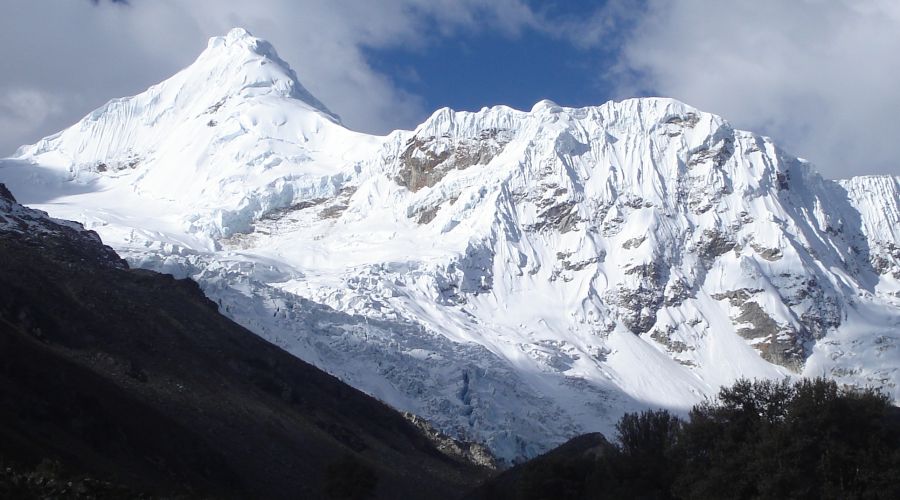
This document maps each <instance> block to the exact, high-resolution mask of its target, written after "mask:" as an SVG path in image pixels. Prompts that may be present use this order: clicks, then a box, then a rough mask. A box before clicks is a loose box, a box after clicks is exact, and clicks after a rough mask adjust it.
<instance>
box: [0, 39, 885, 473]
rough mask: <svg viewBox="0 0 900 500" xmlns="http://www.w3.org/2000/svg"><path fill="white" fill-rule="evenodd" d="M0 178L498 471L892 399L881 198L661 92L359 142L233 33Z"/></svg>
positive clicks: (265, 50)
mask: <svg viewBox="0 0 900 500" xmlns="http://www.w3.org/2000/svg"><path fill="white" fill-rule="evenodd" d="M0 182H4V183H6V184H7V185H8V186H9V187H10V189H11V190H12V192H13V193H14V194H15V196H16V197H17V198H18V199H19V201H20V202H22V203H24V204H28V205H30V206H32V207H34V208H36V209H39V210H43V211H45V212H48V213H49V214H50V215H52V216H53V217H57V218H61V219H70V220H74V221H78V222H79V223H81V224H83V225H84V226H85V227H86V228H88V229H92V230H94V231H96V232H97V233H99V234H100V235H101V237H102V239H103V241H104V242H105V243H106V244H108V245H110V246H112V247H113V248H115V249H116V251H117V252H119V254H120V255H122V256H123V257H125V258H126V259H127V261H128V262H129V264H130V265H132V266H135V267H143V268H147V269H152V270H156V271H161V272H166V273H171V274H174V275H176V276H177V277H191V278H193V279H194V280H196V281H197V282H198V283H199V284H200V286H201V287H202V289H203V290H204V292H205V293H206V294H207V295H208V296H209V297H210V298H211V299H213V300H214V301H216V302H217V303H218V304H219V307H220V310H221V311H222V312H223V313H225V314H226V315H228V316H229V317H231V318H232V319H234V320H235V321H237V322H238V323H240V324H242V325H243V326H245V327H247V328H249V329H250V330H252V331H253V332H255V333H256V334H258V335H260V336H261V337H263V338H265V339H267V340H268V341H270V342H272V343H274V344H276V345H278V346H280V347H282V348H283V349H285V350H287V351H289V352H290V353H292V354H294V355H296V356H298V357H300V358H302V359H303V360H305V361H308V362H310V363H312V364H314V365H316V366H317V367H319V368H322V369H324V370H326V371H328V372H329V373H332V374H334V375H336V376H338V377H340V378H341V379H342V380H343V381H345V382H347V383H349V384H351V385H353V386H355V387H357V388H360V389H362V390H364V391H365V392H367V393H369V394H371V395H373V396H376V397H378V398H379V399H381V400H383V401H385V402H387V403H388V404H390V405H392V406H394V407H396V408H398V409H400V410H403V411H407V412H411V413H414V414H416V415H420V416H422V417H424V418H426V419H427V420H429V421H430V422H431V423H432V424H433V425H434V426H435V427H436V428H437V429H439V430H441V431H442V432H445V433H447V434H449V435H451V436H454V437H457V438H461V439H466V440H471V441H478V442H481V443H484V444H486V445H487V446H488V447H489V448H490V449H491V450H492V451H493V452H494V453H495V454H496V455H497V456H498V457H500V458H501V459H503V460H506V461H508V462H514V461H517V460H521V459H523V458H528V457H532V456H535V455H536V454H539V453H541V452H543V451H546V450H547V449H549V448H550V447H551V446H553V445H556V444H559V443H561V442H563V441H565V440H566V439H567V438H570V437H572V436H574V435H576V434H579V433H583V432H588V431H601V432H604V433H610V432H611V431H612V430H613V429H614V424H615V422H616V421H617V420H618V418H619V417H620V416H621V414H622V413H623V412H626V411H636V410H640V409H645V408H649V407H665V408H669V409H672V410H675V411H686V410H687V409H689V408H690V407H691V406H692V405H693V404H696V403H698V402H700V401H703V400H704V399H705V398H708V397H711V396H713V395H714V394H716V393H717V392H718V389H719V387H721V386H722V385H724V384H730V383H731V382H733V381H734V380H736V379H737V378H740V377H751V378H776V379H777V378H785V377H801V376H826V377H831V378H834V379H836V380H837V381H839V382H841V383H843V384H847V385H851V386H859V387H879V388H882V389H884V390H885V391H887V392H888V393H889V394H891V395H892V397H894V398H895V399H896V398H897V397H898V394H900V393H898V392H897V390H896V388H897V384H898V383H900V351H898V345H900V333H898V328H897V326H898V324H900V241H898V236H900V224H898V223H900V189H898V187H900V186H898V179H897V178H895V177H890V176H867V177H857V178H852V179H847V180H840V181H833V180H828V179H824V178H822V177H821V176H820V175H819V174H817V173H816V172H815V170H814V168H813V167H812V166H811V165H810V164H809V163H808V162H807V161H805V160H803V159H800V158H796V157H794V156H792V155H790V154H789V153H787V152H785V151H783V150H782V149H780V148H779V147H778V146H777V145H776V144H775V143H774V142H773V141H772V140H771V139H770V138H767V137H763V136H760V135H757V134H754V133H751V132H746V131H741V130H737V129H734V128H733V127H732V126H731V125H730V124H729V123H728V122H727V121H726V120H724V119H723V118H721V117H718V116H715V115H713V114H709V113H705V112H703V111H700V110H698V109H695V108H693V107H691V106H688V105H686V104H683V103H681V102H678V101H676V100H673V99H666V98H640V99H628V100H624V101H621V102H612V101H611V102H607V103H605V104H603V105H600V106H594V107H586V108H577V109H576V108H566V107H561V106H558V105H556V104H555V103H553V102H550V101H541V102H539V103H537V104H536V105H535V106H534V107H533V108H532V109H531V110H529V111H520V110H515V109H512V108H509V107H505V106H496V107H492V108H484V109H482V110H480V111H477V112H457V111H453V110H451V109H441V110H438V111H436V112H435V113H434V114H433V115H432V116H431V117H430V118H428V119H427V120H426V121H425V122H424V123H422V124H421V125H419V126H418V127H417V128H416V129H415V130H411V131H407V130H399V131H395V132H392V133H390V134H388V135H386V136H373V135H368V134H363V133H359V132H354V131H351V130H349V129H347V128H345V127H344V126H343V125H342V124H341V121H340V118H339V117H338V116H336V115H335V114H334V113H332V112H331V111H329V110H328V108H327V107H326V106H325V105H324V104H322V103H321V102H319V101H318V100H317V99H316V98H315V97H313V96H312V95H311V94H310V93H309V92H308V91H307V90H306V89H305V88H304V87H303V85H302V84H301V83H300V81H299V80H298V77H297V75H296V73H295V72H294V71H293V70H291V69H290V67H289V66H288V64H287V63H285V62H284V61H283V60H281V59H280V58H279V57H278V55H277V53H276V51H275V49H274V48H273V47H272V46H271V45H270V44H269V43H268V42H265V41H264V40H261V39H259V38H256V37H254V36H252V35H251V34H250V33H248V32H247V31H246V30H243V29H240V28H236V29H234V30H232V31H231V32H229V33H228V34H227V35H226V36H223V37H215V38H213V39H211V40H210V41H209V44H208V47H207V49H206V50H205V51H203V53H202V54H201V55H200V56H199V57H198V59H197V60H196V61H195V62H194V63H193V64H192V65H190V66H189V67H188V68H186V69H184V70H182V71H181V72H179V73H177V74H176V75H174V76H173V77H171V78H170V79H168V80H166V81H164V82H162V83H160V84H158V85H154V86H152V87H150V88H149V89H148V90H147V91H145V92H143V93H141V94H139V95H137V96H133V97H127V98H122V99H115V100H112V101H110V102H109V103H107V104H106V105H104V106H103V107H101V108H99V109H97V110H95V111H93V112H92V113H90V114H89V115H88V116H86V117H85V118H83V119H82V120H81V121H79V122H78V123H76V124H75V125H73V126H72V127H70V128H68V129H66V130H63V131H61V132H59V133H57V134H55V135H52V136H50V137H47V138H44V139H42V140H40V141H39V142H37V143H36V144H34V145H29V146H24V147H22V148H20V149H19V150H18V151H17V152H16V154H15V155H14V156H13V157H12V158H8V159H5V160H2V163H0Z"/></svg>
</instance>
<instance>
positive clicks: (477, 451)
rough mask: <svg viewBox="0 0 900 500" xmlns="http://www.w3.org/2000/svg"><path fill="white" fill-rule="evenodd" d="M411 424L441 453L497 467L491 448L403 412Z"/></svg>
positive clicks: (492, 467) (480, 464)
mask: <svg viewBox="0 0 900 500" xmlns="http://www.w3.org/2000/svg"><path fill="white" fill-rule="evenodd" d="M403 416H404V417H406V418H407V420H409V421H410V422H412V424H413V425H415V426H416V427H417V428H418V429H419V430H421V431H422V432H423V433H424V434H425V435H426V436H428V438H429V439H430V440H431V442H432V443H434V445H435V447H437V449H439V450H441V452H442V453H444V454H446V455H448V456H450V457H453V458H456V459H459V460H463V461H466V462H470V463H473V464H475V465H477V466H479V467H484V468H487V469H492V470H496V469H497V467H498V464H497V459H496V458H494V455H493V454H491V450H489V449H487V448H485V447H484V446H482V445H480V444H478V443H467V442H463V441H460V440H458V439H453V438H452V437H450V436H448V435H446V434H444V433H442V432H440V431H438V430H437V429H435V428H434V426H432V425H431V424H430V423H428V421H427V420H425V419H424V418H422V417H419V416H418V415H413V414H412V413H404V414H403Z"/></svg>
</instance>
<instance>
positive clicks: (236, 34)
mask: <svg viewBox="0 0 900 500" xmlns="http://www.w3.org/2000/svg"><path fill="white" fill-rule="evenodd" d="M207 65H210V66H211V67H207ZM198 66H199V68H198V69H200V70H201V71H204V72H207V71H208V72H209V73H210V76H215V77H217V79H221V78H222V77H226V78H227V79H229V80H232V81H234V80H235V78H232V77H236V83H237V84H238V87H237V91H244V90H246V89H257V92H258V91H259V90H262V91H263V92H266V93H268V92H272V91H274V92H276V93H278V94H281V95H283V96H285V97H292V98H295V99H299V100H301V101H303V102H305V103H307V104H309V105H310V106H312V107H313V108H315V109H317V110H318V111H321V112H323V113H324V114H326V115H328V116H330V117H331V118H333V119H335V120H336V121H340V119H339V118H338V116H337V115H336V114H335V113H333V112H332V111H331V110H329V109H328V108H327V107H326V106H325V104H323V103H322V102H321V101H319V100H318V99H317V98H316V97H315V96H313V95H312V94H311V93H310V92H309V91H308V90H307V89H306V87H304V86H303V85H302V84H301V83H300V80H299V78H298V77H297V73H295V72H294V70H293V69H291V67H290V65H289V64H288V63H287V62H286V61H285V60H283V59H282V58H281V57H279V55H278V52H277V51H276V50H275V47H274V46H273V45H272V44H271V43H269V42H268V41H267V40H264V39H262V38H257V37H255V36H253V34H251V33H250V32H249V31H247V30H246V29H244V28H241V27H236V28H232V29H231V30H230V31H229V32H228V33H227V34H226V35H224V36H216V37H212V38H210V39H209V42H208V43H207V48H206V50H205V51H203V53H202V54H200V56H199V57H198V58H197V60H196V61H195V62H194V64H192V65H191V66H190V67H189V68H188V70H190V69H191V68H194V67H198ZM216 87H221V86H220V85H216ZM225 88H232V89H234V87H233V86H231V85H229V86H227V87H225Z"/></svg>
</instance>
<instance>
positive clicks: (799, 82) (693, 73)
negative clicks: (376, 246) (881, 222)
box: [0, 0, 900, 178]
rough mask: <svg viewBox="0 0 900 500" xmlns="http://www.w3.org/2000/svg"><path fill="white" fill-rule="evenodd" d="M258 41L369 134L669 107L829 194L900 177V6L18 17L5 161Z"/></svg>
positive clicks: (660, 5)
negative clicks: (651, 102)
mask: <svg viewBox="0 0 900 500" xmlns="http://www.w3.org/2000/svg"><path fill="white" fill-rule="evenodd" d="M235 26H241V27H244V28H246V29H248V30H249V31H250V32H251V33H253V34H254V35H256V36H258V37H261V38H265V39H267V40H269V41H270V42H271V43H272V44H273V45H274V46H275V47H276V49H277V50H278V52H279V54H280V55H281V57H282V58H283V59H285V60H286V61H287V62H288V63H290V64H291V66H292V67H293V68H294V70H295V71H296V72H297V74H298V76H299V78H300V80H301V82H302V83H303V85H304V86H305V87H306V88H308V89H309V90H310V92H312V93H313V94H314V95H316V96H317V97H318V98H319V99H320V100H321V101H322V102H324V103H325V104H326V105H327V106H328V107H329V108H330V109H332V110H333V111H335V112H336V113H337V114H339V115H340V116H341V117H342V120H343V122H344V124H345V125H346V126H348V127H350V128H352V129H355V130H360V131H364V132H370V133H378V134H383V133H387V132H389V131H390V130H393V129H398V128H404V129H411V128H414V127H415V126H416V125H417V124H418V123H420V122H421V121H423V120H424V119H425V118H426V117H427V116H429V115H430V114H431V113H432V112H434V110H436V109H438V108H440V107H443V106H449V107H451V108H453V109H458V110H477V109H480V108H481V107H483V106H491V105H496V104H505V105H509V106H512V107H515V108H518V109H525V110H527V109H530V108H531V106H532V105H533V104H534V103H535V102H537V101H539V100H541V99H545V98H547V99H551V100H553V101H555V102H557V103H559V104H561V105H564V106H577V107H580V106H589V105H599V104H602V103H603V102H606V101H608V100H610V99H617V100H618V99H622V98H627V97H641V96H667V97H673V98H676V99H679V100H682V101H684V102H686V103H688V104H690V105H693V106H695V107H697V108H700V109H702V110H704V111H709V112H712V113H715V114H718V115H721V116H723V117H725V118H726V119H727V120H728V121H729V122H731V123H732V124H733V125H734V126H736V127H739V128H742V129H747V130H752V131H754V132H757V133H761V134H765V135H769V136H771V137H773V138H774V139H775V141H776V142H777V143H779V144H781V145H782V146H783V147H784V148H785V149H787V150H788V151H790V152H791V153H793V154H795V155H797V156H801V157H803V158H806V159H808V160H810V161H811V162H813V164H815V165H816V168H817V169H818V170H819V171H820V172H821V173H822V174H823V175H825V176H826V177H830V178H841V177H848V176H851V175H858V174H893V175H900V119H898V116H897V115H898V114H900V55H898V54H900V2H898V1H896V0H790V1H785V0H677V1H676V0H606V1H602V0H600V1H587V0H568V1H566V0H558V1H552V0H551V1H537V0H379V1H377V2H376V1H369V0H256V1H253V2H248V1H246V0H127V1H121V0H120V1H110V0H0V156H5V155H8V154H12V153H13V152H14V151H15V149H16V148H17V147H18V146H20V145H22V144H29V143H33V142H36V141H37V140H38V139H40V138H41V137H43V136H46V135H49V134H52V133H54V132H56V131H58V130H61V129H63V128H65V127H67V126H69V125H71V124H72V123H74V122H76V121H77V120H79V119H80V118H81V117H82V116H84V115H85V114H87V113H88V112H90V111H91V110H92V109H95V108H97V107H98V106H100V105H102V104H103V103H104V102H106V101H108V100H109V99H112V98H115V97H121V96H127V95H134V94H137V93H139V92H141V91H143V90H144V89H146V88H147V87H148V86H150V85H152V84H154V83H157V82H159V81H161V80H164V79H165V78H167V77H169V76H171V75H172V74H174V73H175V72H176V71H178V70H179V69H181V68H183V67H185V66H187V65H189V64H190V63H191V62H192V61H193V60H194V59H195V58H196V57H197V56H198V55H199V53H200V52H201V51H202V50H203V49H204V48H205V46H206V40H207V39H208V38H209V37H211V36H216V35H222V34H224V33H226V32H227V31H228V30H229V29H230V28H232V27H235Z"/></svg>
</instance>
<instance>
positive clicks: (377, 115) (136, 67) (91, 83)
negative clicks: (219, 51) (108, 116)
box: [0, 0, 537, 155]
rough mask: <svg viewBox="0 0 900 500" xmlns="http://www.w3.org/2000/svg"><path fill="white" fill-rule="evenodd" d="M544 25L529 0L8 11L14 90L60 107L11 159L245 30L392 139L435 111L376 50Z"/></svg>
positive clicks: (1, 134)
mask: <svg viewBox="0 0 900 500" xmlns="http://www.w3.org/2000/svg"><path fill="white" fill-rule="evenodd" d="M536 24H537V22H536V21H535V18H534V15H533V14H532V12H531V10H530V9H529V8H528V7H527V6H525V5H524V3H522V1H521V0H494V1H490V0H382V1H378V2H368V1H356V0H331V1H328V0H296V1H291V0H264V1H255V2H247V1H245V0H192V1H190V2H184V1H178V0H133V1H131V2H130V6H123V5H117V4H112V3H109V2H100V3H99V4H96V5H95V4H94V3H92V2H89V1H87V0H84V1H76V0H67V1H65V2H56V1H50V0H29V1H28V2H21V1H18V0H0V74H2V75H4V81H3V84H4V85H5V86H7V87H9V88H17V89H25V90H29V91H31V92H34V93H35V94H36V95H43V96H48V97H54V98H56V102H57V103H58V110H57V112H55V113H52V114H50V115H47V116H44V118H45V119H38V118H37V116H38V114H39V113H38V110H35V111H34V117H32V119H29V120H25V121H21V122H18V123H15V127H14V128H12V129H10V128H7V127H4V128H3V129H0V155H2V154H7V153H10V152H12V151H13V150H14V149H15V147H17V146H19V145H20V144H21V143H22V142H23V141H24V142H33V141H35V140H37V139H38V138H40V137H41V136H42V135H46V134H49V133H52V132H55V131H56V130H59V129H61V128H64V127H65V126H68V125H69V124H71V123H73V122H75V121H76V120H78V119H79V118H80V117H81V116H82V115H84V114H86V113H87V112H88V111H90V110H91V109H93V108H95V107H97V106H99V105H101V104H102V103H103V102H105V101H107V100H108V99H110V98H113V97H119V96H123V95H132V94H135V93H137V92H140V91H141V90H143V89H144V88H146V87H147V86H149V85H151V84H153V83H156V82H158V81H160V80H162V79H165V78H167V77H168V76H170V75H171V74H173V73H174V72H176V71H177V70H178V69H180V68H182V67H184V66H186V65H188V64H190V62H191V61H192V60H193V59H194V58H196V56H197V55H198V54H199V53H200V51H201V50H203V48H204V47H205V45H206V39H207V38H208V37H211V36H216V35H221V34H224V33H225V32H227V31H228V30H229V29H230V28H232V27H234V26H243V27H246V28H247V29H249V30H250V31H251V32H253V33H254V34H256V35H258V36H261V37H263V38H266V39H268V40H269V41H271V42H272V44H273V45H274V46H275V47H276V48H277V49H278V51H279V53H280V55H281V56H282V58H283V59H285V60H286V61H288V62H289V63H290V64H291V65H292V66H293V67H294V69H295V70H296V71H297V73H298V76H299V77H300V79H301V80H302V82H303V84H304V85H305V86H306V87H307V88H308V89H309V90H310V91H311V92H312V93H313V94H314V95H316V96H317V97H318V98H319V99H320V100H322V101H323V102H324V103H325V104H326V105H328V106H329V107H330V108H331V109H332V110H334V111H335V112H337V113H338V114H339V115H341V117H342V118H343V120H344V122H345V123H346V124H347V125H348V126H350V127H352V128H356V129H359V130H364V131H369V132H380V133H382V132H387V131H389V130H391V129H394V128H399V127H403V126H410V125H411V124H414V123H416V122H417V121H418V120H420V119H421V118H423V117H424V116H425V115H427V113H428V111H430V110H426V109H424V107H423V100H422V99H421V98H420V97H418V96H415V95H411V94H408V93H406V92H403V91H402V90H399V89H398V88H397V87H396V86H395V85H394V82H393V81H392V79H391V78H390V77H389V76H388V75H383V74H380V73H378V72H377V71H375V70H374V69H373V68H372V67H371V66H370V65H369V63H368V62H367V61H366V58H365V53H364V48H366V47H375V48H390V47H403V48H405V49H409V50H424V49H425V48H426V47H427V45H428V44H429V43H431V42H433V41H434V40H435V39H436V38H440V37H446V36H451V35H454V34H457V33H460V32H467V31H477V30H486V29H491V30H495V31H499V32H501V33H506V34H508V35H510V36H514V35H516V34H517V33H519V32H520V30H522V29H524V28H526V27H528V26H535V25H536ZM8 98H9V96H8V95H5V94H0V109H2V107H3V106H6V107H9V106H12V104H11V102H9V101H8ZM0 112H2V111H0ZM6 123H7V122H4V125H5V124H6Z"/></svg>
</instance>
